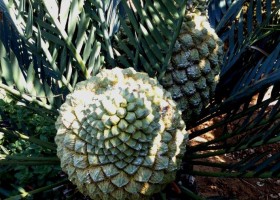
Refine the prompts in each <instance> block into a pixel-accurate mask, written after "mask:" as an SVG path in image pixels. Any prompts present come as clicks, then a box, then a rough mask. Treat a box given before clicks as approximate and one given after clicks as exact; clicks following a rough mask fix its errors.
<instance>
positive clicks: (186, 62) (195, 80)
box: [161, 5, 224, 121]
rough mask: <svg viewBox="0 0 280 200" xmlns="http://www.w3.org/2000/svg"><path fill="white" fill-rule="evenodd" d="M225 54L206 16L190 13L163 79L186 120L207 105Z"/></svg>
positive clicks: (185, 19) (162, 81) (162, 82)
mask: <svg viewBox="0 0 280 200" xmlns="http://www.w3.org/2000/svg"><path fill="white" fill-rule="evenodd" d="M204 6H205V5H204ZM223 55H224V52H223V43H222V41H221V40H220V39H219V37H218V36H217V34H216V33H215V30H214V29H213V28H211V27H210V24H209V22H208V20H207V18H206V17H205V16H203V15H198V14H196V13H188V14H187V15H186V16H185V18H184V21H183V24H182V28H181V31H180V34H179V36H178V39H177V41H176V43H175V48H174V52H173V55H172V58H171V62H170V65H169V67H168V69H167V71H166V74H165V76H164V77H163V79H162V80H161V84H162V85H163V86H164V88H165V89H166V90H168V91H169V92H170V93H171V95H172V97H173V99H174V100H175V101H176V102H177V103H178V106H179V108H180V109H181V110H182V112H183V118H184V120H185V121H188V120H190V119H191V118H193V117H195V116H197V115H199V114H200V112H201V110H202V108H203V107H205V106H207V105H208V103H209V100H210V98H211V97H212V96H213V93H214V91H215V88H216V84H217V82H218V79H219V73H220V66H221V64H222V61H223Z"/></svg>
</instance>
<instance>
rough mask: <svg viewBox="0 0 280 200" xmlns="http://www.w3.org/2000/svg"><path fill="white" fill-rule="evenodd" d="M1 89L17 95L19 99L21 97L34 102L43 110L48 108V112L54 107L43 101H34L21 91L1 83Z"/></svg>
mask: <svg viewBox="0 0 280 200" xmlns="http://www.w3.org/2000/svg"><path fill="white" fill-rule="evenodd" d="M0 88H2V89H4V90H6V91H7V92H9V93H11V94H12V95H15V96H17V97H19V98H20V99H24V100H26V101H28V102H30V103H32V102H34V103H36V104H38V105H39V106H42V107H43V108H46V109H47V110H51V109H52V106H51V105H48V104H44V103H43V102H42V101H39V100H37V99H34V98H32V97H30V96H28V95H26V94H21V93H20V92H19V91H17V90H15V89H13V88H11V87H9V86H7V85H5V84H3V83H0Z"/></svg>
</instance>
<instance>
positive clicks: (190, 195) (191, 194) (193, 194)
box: [179, 185, 205, 200]
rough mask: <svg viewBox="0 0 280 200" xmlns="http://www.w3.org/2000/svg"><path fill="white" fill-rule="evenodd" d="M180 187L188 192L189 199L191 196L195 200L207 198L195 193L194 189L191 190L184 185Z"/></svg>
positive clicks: (185, 192) (184, 191)
mask: <svg viewBox="0 0 280 200" xmlns="http://www.w3.org/2000/svg"><path fill="white" fill-rule="evenodd" d="M179 187H180V189H181V190H182V191H183V193H184V194H186V197H187V198H188V199H189V197H191V199H193V200H204V199H205V198H203V197H200V196H198V195H196V194H195V193H193V192H192V191H190V190H189V189H187V188H185V187H183V186H180V185H179Z"/></svg>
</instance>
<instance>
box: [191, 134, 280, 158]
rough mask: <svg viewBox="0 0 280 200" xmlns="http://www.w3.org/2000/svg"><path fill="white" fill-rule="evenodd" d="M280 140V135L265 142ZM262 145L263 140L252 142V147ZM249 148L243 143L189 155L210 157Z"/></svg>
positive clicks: (270, 142)
mask: <svg viewBox="0 0 280 200" xmlns="http://www.w3.org/2000/svg"><path fill="white" fill-rule="evenodd" d="M279 141H280V136H278V137H275V138H272V139H270V140H268V141H267V142H266V143H265V144H273V143H276V142H279ZM262 145H264V143H263V141H258V142H256V143H255V144H252V145H251V146H250V148H254V147H258V146H262ZM247 148H248V146H247V145H243V146H240V147H238V148H236V147H231V148H229V149H227V150H225V149H222V150H219V151H215V152H208V153H203V154H191V155H188V159H198V158H208V157H212V156H218V155H223V154H225V153H231V152H234V151H237V150H238V151H240V150H244V149H247Z"/></svg>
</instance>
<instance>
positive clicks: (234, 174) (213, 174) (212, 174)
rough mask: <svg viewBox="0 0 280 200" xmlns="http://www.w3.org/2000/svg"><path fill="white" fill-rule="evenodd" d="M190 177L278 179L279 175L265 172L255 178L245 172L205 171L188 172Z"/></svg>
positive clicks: (251, 173)
mask: <svg viewBox="0 0 280 200" xmlns="http://www.w3.org/2000/svg"><path fill="white" fill-rule="evenodd" d="M188 173H189V174H191V175H196V176H208V177H219V178H240V177H242V178H256V177H257V178H271V177H274V178H279V177H280V174H277V175H273V174H272V172H265V173H262V174H258V175H257V176H255V173H254V172H247V173H241V172H228V173H227V172H205V171H189V172H188Z"/></svg>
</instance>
